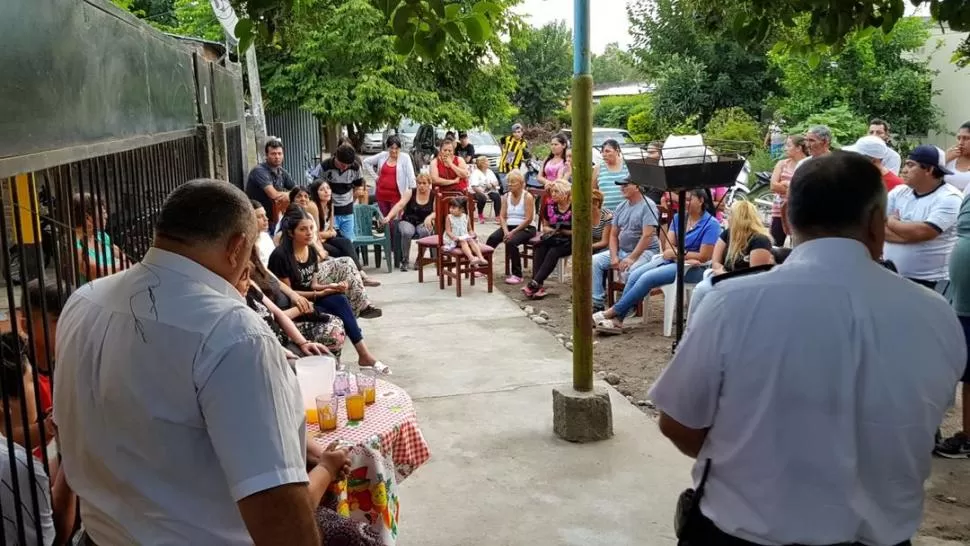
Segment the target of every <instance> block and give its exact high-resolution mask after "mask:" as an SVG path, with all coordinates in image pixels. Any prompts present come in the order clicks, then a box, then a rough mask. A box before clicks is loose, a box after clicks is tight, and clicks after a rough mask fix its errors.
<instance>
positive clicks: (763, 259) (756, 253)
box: [750, 248, 775, 267]
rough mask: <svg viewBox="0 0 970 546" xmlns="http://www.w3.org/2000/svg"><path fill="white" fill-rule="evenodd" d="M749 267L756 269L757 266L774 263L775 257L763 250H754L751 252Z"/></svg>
mask: <svg viewBox="0 0 970 546" xmlns="http://www.w3.org/2000/svg"><path fill="white" fill-rule="evenodd" d="M750 258H751V267H758V266H759V265H768V264H773V263H775V257H774V256H773V255H772V254H771V251H769V250H765V249H763V248H756V249H754V250H752V251H751V256H750Z"/></svg>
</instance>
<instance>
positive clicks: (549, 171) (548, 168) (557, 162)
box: [542, 157, 563, 180]
mask: <svg viewBox="0 0 970 546" xmlns="http://www.w3.org/2000/svg"><path fill="white" fill-rule="evenodd" d="M562 166H563V160H561V159H559V158H558V157H556V158H553V159H550V160H549V161H546V164H545V166H543V168H542V173H543V174H544V175H545V177H546V179H547V180H555V179H557V178H559V169H561V168H562Z"/></svg>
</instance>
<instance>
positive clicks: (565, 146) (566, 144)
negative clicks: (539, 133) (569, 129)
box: [542, 133, 569, 176]
mask: <svg viewBox="0 0 970 546" xmlns="http://www.w3.org/2000/svg"><path fill="white" fill-rule="evenodd" d="M552 139H553V140H555V141H556V142H558V143H559V144H562V161H563V163H565V162H566V150H568V149H569V139H568V138H566V135H564V134H562V133H559V134H557V135H555V136H553V137H552ZM555 158H556V154H554V153H553V152H552V150H549V155H547V156H546V160H545V161H543V162H542V173H543V176H545V172H546V163H549V162H550V161H552V160H553V159H555Z"/></svg>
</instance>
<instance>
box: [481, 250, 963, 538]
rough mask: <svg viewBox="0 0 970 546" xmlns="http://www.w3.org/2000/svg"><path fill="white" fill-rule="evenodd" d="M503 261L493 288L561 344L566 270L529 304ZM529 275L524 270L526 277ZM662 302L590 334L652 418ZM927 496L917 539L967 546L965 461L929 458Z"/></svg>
mask: <svg viewBox="0 0 970 546" xmlns="http://www.w3.org/2000/svg"><path fill="white" fill-rule="evenodd" d="M504 263H505V261H504V255H503V254H502V252H501V250H499V251H498V252H497V253H496V255H495V270H496V275H495V286H496V289H497V290H499V291H501V292H503V293H504V294H506V295H507V296H509V297H510V298H512V300H514V301H516V302H518V303H519V305H520V307H525V306H532V307H533V308H534V310H535V313H540V312H543V311H544V312H545V314H546V315H548V318H547V321H548V322H547V323H546V324H543V325H542V327H543V328H544V329H545V330H547V331H548V332H549V334H550V335H552V336H557V337H560V336H561V337H560V340H561V341H563V342H564V343H565V342H566V341H568V340H569V339H570V337H571V336H572V318H571V313H572V306H571V293H570V291H571V287H570V286H569V274H568V272H567V274H566V278H565V282H566V284H564V285H561V284H559V283H558V282H557V278H556V275H555V274H553V276H552V278H551V279H550V280H548V281H547V282H546V289H547V290H548V292H549V295H547V296H546V297H545V298H543V299H542V300H528V299H527V298H526V297H525V295H524V294H522V292H521V285H520V286H509V285H507V284H505V283H504V282H503V280H504ZM528 274H529V271H526V276H527V277H528ZM476 289H478V288H477V287H476ZM662 300H663V298H662V297H661V296H654V297H651V298H650V301H649V304H648V306H647V307H646V311H647V312H646V320H645V321H644V322H643V323H639V324H638V323H636V322H631V321H630V320H628V321H627V322H628V324H630V325H631V326H632V331H631V332H630V333H629V334H626V335H622V336H613V337H604V336H599V335H595V334H594V350H593V368H594V370H595V371H596V374H597V377H598V378H600V379H606V380H608V381H610V382H616V384H615V385H614V387H615V388H616V389H617V390H618V391H619V392H620V393H622V394H624V395H626V397H627V399H629V400H630V401H631V402H632V403H634V404H636V405H637V406H638V407H639V408H640V409H641V410H642V411H644V412H645V413H647V414H648V415H651V416H656V412H655V411H654V410H653V409H652V406H651V405H650V404H649V403H648V402H647V400H646V398H647V391H648V390H649V388H650V386H651V385H652V384H653V382H654V380H656V378H657V376H658V375H659V374H660V372H661V370H663V368H664V366H666V365H667V362H668V361H669V360H670V356H671V343H672V341H673V338H668V337H664V336H663V335H662V332H663V301H662ZM636 320H639V319H636ZM570 347H571V346H570ZM614 375H615V376H614ZM617 380H618V381H617ZM957 403H958V404H959V403H960V401H959V400H958V402H957ZM958 408H959V406H958ZM958 408H956V409H954V410H951V411H950V413H949V414H948V416H947V418H946V421H945V422H944V425H943V427H944V433H945V434H949V433H952V432H953V431H954V430H958V429H959V417H958V413H957V411H958ZM926 493H927V496H926V507H925V517H924V520H923V526H922V528H921V530H920V536H921V537H926V538H928V539H929V538H930V537H932V538H936V539H942V540H950V541H958V542H961V543H963V544H970V460H958V461H953V460H946V459H940V458H936V457H934V459H933V472H932V475H931V478H930V480H929V482H928V483H927V488H926ZM917 543H918V544H919V543H921V542H917ZM927 543H928V542H927Z"/></svg>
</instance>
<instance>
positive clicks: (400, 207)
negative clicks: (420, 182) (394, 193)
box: [384, 189, 414, 224]
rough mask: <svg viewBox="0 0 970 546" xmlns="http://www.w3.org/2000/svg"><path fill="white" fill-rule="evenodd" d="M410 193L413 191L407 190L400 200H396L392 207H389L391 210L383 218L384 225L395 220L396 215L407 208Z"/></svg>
mask: <svg viewBox="0 0 970 546" xmlns="http://www.w3.org/2000/svg"><path fill="white" fill-rule="evenodd" d="M412 193H414V191H413V190H410V189H409V190H407V191H406V192H404V193H403V194H402V195H401V199H400V200H398V202H397V203H395V204H394V206H393V207H391V210H390V211H388V213H387V216H385V217H384V223H385V224H387V223H390V221H391V220H393V219H395V218H397V215H398V214H400V213H401V211H402V210H404V207H406V206H407V204H408V201H410V200H411V195H412Z"/></svg>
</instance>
